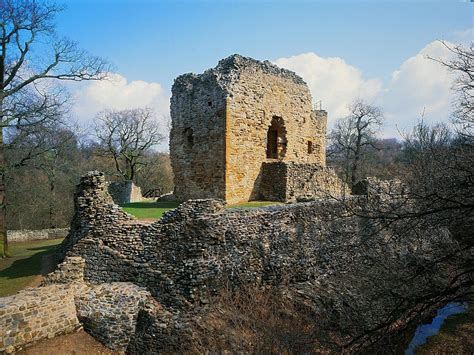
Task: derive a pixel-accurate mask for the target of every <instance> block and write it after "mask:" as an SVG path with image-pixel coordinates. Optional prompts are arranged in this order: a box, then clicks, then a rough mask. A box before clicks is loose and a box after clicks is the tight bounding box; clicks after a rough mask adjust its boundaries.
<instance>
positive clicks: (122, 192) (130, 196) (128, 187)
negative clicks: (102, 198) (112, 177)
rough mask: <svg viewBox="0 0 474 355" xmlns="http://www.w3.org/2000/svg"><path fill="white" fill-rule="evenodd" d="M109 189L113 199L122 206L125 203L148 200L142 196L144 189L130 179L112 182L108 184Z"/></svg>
mask: <svg viewBox="0 0 474 355" xmlns="http://www.w3.org/2000/svg"><path fill="white" fill-rule="evenodd" d="M108 190H109V194H110V196H112V199H113V201H114V202H115V203H116V204H117V205H120V206H122V205H123V204H125V203H130V202H141V201H145V200H147V199H146V198H145V197H143V196H142V189H141V188H140V187H139V186H137V185H135V184H134V183H133V181H130V180H128V181H114V182H111V183H110V184H109V186H108ZM150 200H153V199H150Z"/></svg>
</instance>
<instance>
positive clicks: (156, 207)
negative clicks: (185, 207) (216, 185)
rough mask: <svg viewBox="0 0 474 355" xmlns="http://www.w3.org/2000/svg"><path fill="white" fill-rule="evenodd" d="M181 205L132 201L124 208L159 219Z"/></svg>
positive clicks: (244, 205)
mask: <svg viewBox="0 0 474 355" xmlns="http://www.w3.org/2000/svg"><path fill="white" fill-rule="evenodd" d="M277 204H280V203H278V202H272V201H251V202H244V203H238V204H234V205H228V206H227V208H256V207H263V206H270V205H277ZM178 206H179V203H178V202H165V201H163V202H132V203H126V204H125V205H123V206H122V208H123V210H124V211H125V212H127V213H130V214H131V215H133V216H135V217H137V218H138V219H159V218H161V217H162V216H163V214H164V213H165V212H167V211H170V210H172V209H174V208H176V207H178Z"/></svg>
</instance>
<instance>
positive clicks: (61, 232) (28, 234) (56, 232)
mask: <svg viewBox="0 0 474 355" xmlns="http://www.w3.org/2000/svg"><path fill="white" fill-rule="evenodd" d="M68 232H69V228H50V229H35V230H33V229H15V230H9V231H7V236H8V241H9V242H28V241H31V240H45V239H56V238H64V237H65V236H66V235H67V234H68Z"/></svg>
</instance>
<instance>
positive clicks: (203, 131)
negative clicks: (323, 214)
mask: <svg viewBox="0 0 474 355" xmlns="http://www.w3.org/2000/svg"><path fill="white" fill-rule="evenodd" d="M171 119H172V129H171V135H170V154H171V163H172V166H173V172H174V178H175V196H176V198H177V199H178V200H180V201H184V200H188V199H196V198H220V199H223V200H225V201H227V202H230V203H236V202H242V201H249V200H276V201H284V202H288V201H297V200H308V199H314V198H315V197H321V195H323V194H324V193H326V192H330V193H336V194H339V193H340V190H341V188H342V184H341V182H340V181H339V180H338V179H337V177H336V176H335V175H334V173H333V172H332V170H330V169H328V168H326V157H325V148H326V147H325V144H326V142H325V135H326V121H327V113H326V111H323V110H313V106H312V98H311V94H310V92H309V89H308V86H307V85H306V83H305V82H304V81H303V79H301V78H300V77H299V76H297V75H296V74H295V73H293V72H292V71H289V70H286V69H281V68H279V67H277V66H275V65H273V64H271V63H270V62H268V61H265V62H260V61H257V60H254V59H251V58H245V57H242V56H240V55H232V56H230V57H228V58H226V59H223V60H221V61H220V62H219V63H218V65H217V66H216V67H215V68H213V69H209V70H207V71H205V72H204V73H203V74H200V75H196V74H184V75H181V76H179V77H178V78H176V80H175V82H174V85H173V88H172V98H171ZM295 176H296V177H297V179H295ZM295 181H296V182H297V183H295ZM315 181H316V183H314V182H315Z"/></svg>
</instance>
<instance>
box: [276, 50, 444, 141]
mask: <svg viewBox="0 0 474 355" xmlns="http://www.w3.org/2000/svg"><path fill="white" fill-rule="evenodd" d="M427 56H430V57H433V58H438V59H447V58H449V56H450V51H449V49H448V48H446V47H445V46H444V45H443V44H442V43H441V42H438V41H436V42H431V43H429V44H428V45H427V46H426V47H424V48H423V49H421V50H420V52H419V53H417V54H416V55H414V56H413V57H410V58H408V59H407V60H405V61H404V62H403V63H402V64H401V65H400V67H399V68H398V69H397V70H395V71H393V73H392V76H391V80H390V81H389V82H388V83H385V84H382V80H381V79H378V78H372V79H365V78H364V76H363V74H362V72H361V71H360V70H359V69H357V68H355V67H354V66H352V65H350V64H348V63H346V62H345V61H344V60H343V59H341V58H337V57H335V58H323V57H320V56H318V55H317V54H315V53H305V54H301V55H297V56H293V57H289V58H280V59H277V60H275V61H274V62H275V64H277V65H278V66H281V67H284V68H287V69H290V70H293V71H295V72H296V73H297V74H298V75H300V76H301V77H302V78H303V79H304V80H305V81H306V82H307V83H308V86H309V88H310V90H311V93H312V95H313V100H314V101H317V100H322V102H323V108H324V109H326V110H327V111H328V116H329V127H331V125H332V124H333V123H334V121H335V120H336V119H337V118H339V117H344V116H345V115H347V105H348V104H350V103H351V102H352V101H354V100H355V99H358V98H361V99H364V100H366V101H368V102H370V103H373V104H376V105H379V106H381V107H382V108H383V110H384V112H385V117H386V124H385V126H384V136H397V135H398V132H397V130H398V129H400V130H406V129H410V128H411V127H412V126H414V125H415V124H416V122H417V119H418V118H419V117H420V115H421V113H422V112H423V110H424V111H425V119H427V120H428V121H429V120H432V121H442V120H444V121H448V119H449V112H450V110H451V100H452V92H451V83H452V76H451V75H450V74H449V73H448V72H447V70H446V69H445V68H444V67H443V66H442V65H440V64H439V63H437V62H435V61H433V60H430V59H428V58H427Z"/></svg>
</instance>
